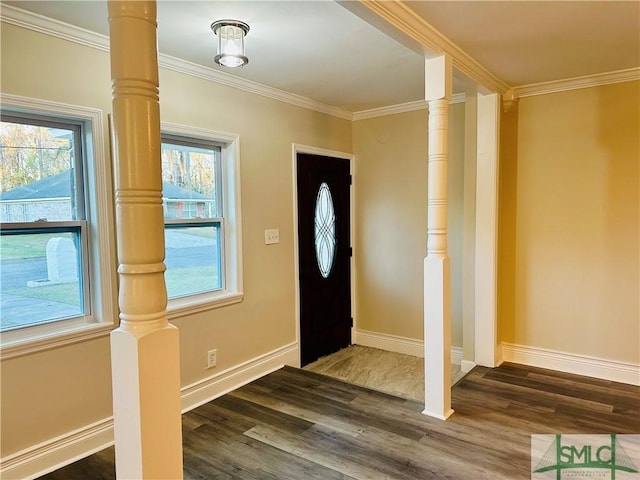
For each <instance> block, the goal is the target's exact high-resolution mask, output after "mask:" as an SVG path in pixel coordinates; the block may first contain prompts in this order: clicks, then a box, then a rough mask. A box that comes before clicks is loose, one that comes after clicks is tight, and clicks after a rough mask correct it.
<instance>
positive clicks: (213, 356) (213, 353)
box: [207, 348, 218, 368]
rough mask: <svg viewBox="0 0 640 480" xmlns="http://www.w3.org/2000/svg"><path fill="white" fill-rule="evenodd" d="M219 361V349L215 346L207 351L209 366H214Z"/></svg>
mask: <svg viewBox="0 0 640 480" xmlns="http://www.w3.org/2000/svg"><path fill="white" fill-rule="evenodd" d="M216 363H218V349H216V348H214V349H213V350H209V351H208V352H207V368H213V367H215V366H216Z"/></svg>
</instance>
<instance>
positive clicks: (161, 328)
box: [109, 0, 182, 479]
mask: <svg viewBox="0 0 640 480" xmlns="http://www.w3.org/2000/svg"><path fill="white" fill-rule="evenodd" d="M109 25H110V43H111V78H112V85H113V138H114V153H115V167H116V168H115V171H116V175H115V178H116V192H115V197H116V232H117V244H118V263H119V266H118V274H119V280H120V288H119V295H118V303H119V306H120V326H119V328H117V329H116V330H114V331H113V332H112V334H111V365H112V379H113V380H112V381H113V411H114V412H113V413H114V431H115V441H116V475H117V477H118V478H119V479H133V478H135V479H180V478H182V435H181V418H180V357H179V344H178V340H179V339H178V330H177V329H176V328H175V327H174V326H172V325H170V324H169V322H168V321H167V316H166V308H167V293H166V286H165V281H164V271H165V265H164V218H163V211H162V176H161V163H160V109H159V103H158V102H159V98H158V56H157V51H156V30H157V24H156V3H155V1H138V0H130V1H113V0H110V1H109Z"/></svg>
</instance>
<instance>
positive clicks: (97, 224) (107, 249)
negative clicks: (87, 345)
mask: <svg viewBox="0 0 640 480" xmlns="http://www.w3.org/2000/svg"><path fill="white" fill-rule="evenodd" d="M0 105H1V106H2V109H3V110H4V111H6V112H8V113H9V114H17V115H23V114H24V115H35V116H38V115H40V116H47V117H48V116H50V117H52V120H53V121H54V122H55V119H56V118H59V119H69V120H72V121H75V122H79V123H83V124H84V138H83V139H82V140H83V147H84V154H85V158H84V161H83V164H82V167H83V169H84V179H85V191H84V194H85V205H86V211H85V218H86V221H87V223H86V228H87V235H86V238H87V243H88V246H89V248H88V249H87V250H86V254H87V256H88V259H89V262H90V263H89V268H88V275H89V276H90V289H91V292H90V295H92V297H91V312H90V314H88V315H85V316H83V317H77V318H73V319H68V320H60V321H57V322H50V323H46V324H42V325H33V326H29V327H25V328H21V329H16V330H10V331H7V332H3V333H2V339H1V344H0V359H1V360H5V359H8V358H14V357H18V356H21V355H26V354H29V353H33V352H37V351H41V350H46V349H50V348H55V347H60V346H63V345H68V344H72V343H76V342H80V341H83V340H88V339H91V338H97V337H102V336H105V335H107V334H108V333H109V332H110V331H111V330H112V329H113V327H114V325H115V320H116V312H117V309H116V308H115V307H116V305H115V302H114V299H115V298H117V295H116V292H117V287H116V269H115V264H116V261H115V254H114V247H113V241H112V239H111V236H110V231H109V225H110V224H113V213H112V212H111V210H110V205H111V202H110V201H109V199H110V198H111V197H110V194H109V190H108V189H109V186H110V185H111V184H112V183H111V172H110V170H109V166H110V162H108V161H107V159H106V158H105V156H106V152H105V130H104V121H103V112H102V110H100V109H96V108H91V107H85V106H77V105H70V104H65V103H59V102H52V101H48V100H40V99H35V98H29V97H22V96H19V95H11V94H6V93H3V94H0Z"/></svg>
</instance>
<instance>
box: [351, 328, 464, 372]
mask: <svg viewBox="0 0 640 480" xmlns="http://www.w3.org/2000/svg"><path fill="white" fill-rule="evenodd" d="M353 343H354V344H355V345H362V346H363V347H371V348H379V349H380V350H386V351H387V352H395V353H402V354H404V355H413V356H414V357H420V358H424V342H423V341H422V340H417V339H415V338H408V337H400V336H397V335H390V334H388V333H378V332H370V331H368V330H359V329H355V330H354V334H353ZM462 362H463V360H462V347H451V363H453V364H455V365H460V364H461V363H462ZM474 366H475V364H474Z"/></svg>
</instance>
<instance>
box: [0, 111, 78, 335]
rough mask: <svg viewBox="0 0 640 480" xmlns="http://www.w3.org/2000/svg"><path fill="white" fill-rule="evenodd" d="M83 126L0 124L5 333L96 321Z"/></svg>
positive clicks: (9, 120) (10, 118)
mask: <svg viewBox="0 0 640 480" xmlns="http://www.w3.org/2000/svg"><path fill="white" fill-rule="evenodd" d="M82 143H83V142H82V125H81V124H78V123H71V122H63V121H54V120H51V119H47V118H44V117H36V116H19V115H3V116H2V120H1V122H0V162H1V163H0V165H1V168H2V180H1V190H0V221H1V222H2V230H1V235H0V267H1V272H2V286H1V287H0V292H1V295H2V305H1V306H0V331H2V332H4V331H6V330H11V329H16V328H23V327H27V326H30V325H34V324H41V323H46V322H51V321H56V320H62V319H68V318H75V317H82V316H85V315H91V302H90V296H89V276H88V262H87V221H86V215H85V211H86V209H85V201H84V180H83V156H84V155H83V146H82Z"/></svg>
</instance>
